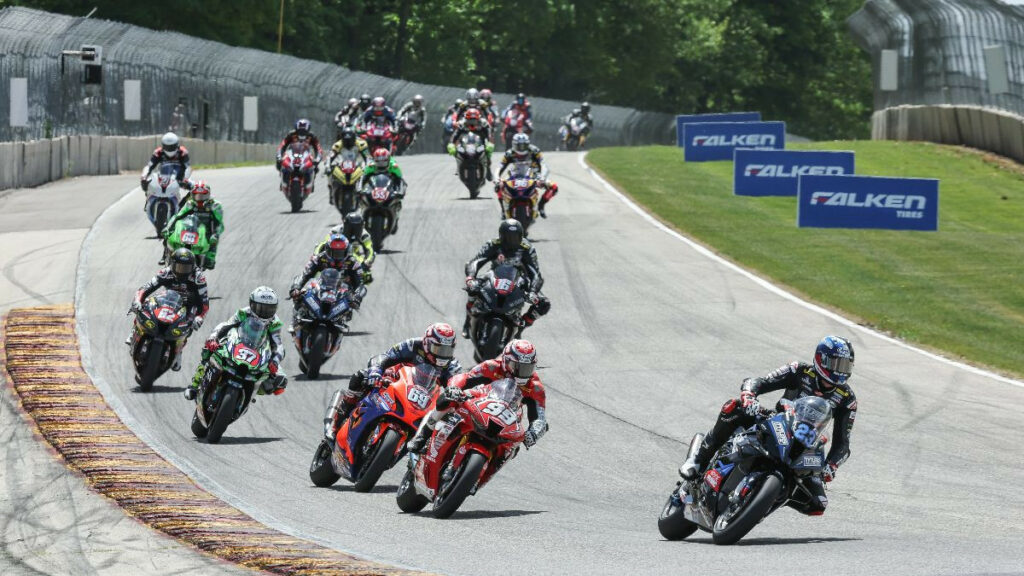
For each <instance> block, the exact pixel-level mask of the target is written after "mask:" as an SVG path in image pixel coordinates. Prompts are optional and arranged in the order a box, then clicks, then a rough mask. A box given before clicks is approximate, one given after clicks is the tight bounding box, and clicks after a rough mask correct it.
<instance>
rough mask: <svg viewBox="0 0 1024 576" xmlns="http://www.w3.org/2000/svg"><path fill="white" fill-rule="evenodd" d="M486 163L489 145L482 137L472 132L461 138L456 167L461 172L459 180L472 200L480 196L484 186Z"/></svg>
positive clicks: (456, 149) (456, 150)
mask: <svg viewBox="0 0 1024 576" xmlns="http://www.w3.org/2000/svg"><path fill="white" fill-rule="evenodd" d="M486 161H487V144H486V143H485V142H484V140H483V139H482V138H480V136H478V135H476V134H474V133H472V132H470V133H469V134H465V135H463V136H462V138H459V142H458V143H457V144H456V145H455V163H456V164H455V165H456V169H457V170H458V172H459V180H461V181H462V184H463V185H465V186H466V189H467V190H469V197H470V198H476V197H477V196H479V195H480V188H481V187H482V186H483V185H484V177H485V176H486V175H487V169H486V167H485V166H484V162H486Z"/></svg>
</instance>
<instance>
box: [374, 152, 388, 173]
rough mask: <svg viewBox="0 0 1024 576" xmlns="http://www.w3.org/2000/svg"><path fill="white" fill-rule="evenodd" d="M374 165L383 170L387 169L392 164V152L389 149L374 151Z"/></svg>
mask: <svg viewBox="0 0 1024 576" xmlns="http://www.w3.org/2000/svg"><path fill="white" fill-rule="evenodd" d="M373 163H374V164H376V165H377V168H380V169H381V170H383V169H385V168H387V167H388V165H389V164H391V152H388V149H387V148H377V149H376V150H374V151H373Z"/></svg>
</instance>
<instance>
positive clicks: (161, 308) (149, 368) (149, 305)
mask: <svg viewBox="0 0 1024 576" xmlns="http://www.w3.org/2000/svg"><path fill="white" fill-rule="evenodd" d="M132 311H133V310H129V311H128V313H129V314H131V313H132ZM189 334H191V325H190V320H189V315H188V308H187V307H186V306H185V299H184V298H182V296H181V294H179V293H177V292H175V291H173V290H162V291H159V292H157V293H155V294H153V295H151V296H150V297H149V298H147V299H146V301H145V302H143V303H142V307H141V308H139V309H138V310H135V323H134V330H133V332H132V340H131V348H130V350H131V354H132V364H133V365H134V366H135V382H137V383H138V384H139V389H140V390H142V391H143V392H148V391H150V390H151V389H152V388H153V383H154V382H156V379H157V378H159V377H160V376H161V375H163V373H164V372H167V369H168V368H170V367H171V362H172V361H173V360H174V353H175V351H176V350H177V349H178V347H179V346H184V345H185V343H184V340H185V339H186V338H188V336H189Z"/></svg>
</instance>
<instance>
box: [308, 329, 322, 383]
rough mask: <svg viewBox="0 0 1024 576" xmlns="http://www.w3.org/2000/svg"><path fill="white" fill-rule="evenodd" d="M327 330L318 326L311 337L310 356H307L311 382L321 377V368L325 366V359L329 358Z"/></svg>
mask: <svg viewBox="0 0 1024 576" xmlns="http://www.w3.org/2000/svg"><path fill="white" fill-rule="evenodd" d="M326 347H327V329H326V328H324V327H323V326H317V327H316V328H315V329H314V331H313V335H312V336H310V337H309V354H308V355H307V356H306V358H305V360H306V376H308V377H309V379H310V380H316V379H317V378H319V377H320V366H322V365H323V363H324V359H325V358H326V357H327V351H326V350H325V348H326Z"/></svg>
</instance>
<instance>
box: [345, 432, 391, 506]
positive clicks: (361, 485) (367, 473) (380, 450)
mask: <svg viewBox="0 0 1024 576" xmlns="http://www.w3.org/2000/svg"><path fill="white" fill-rule="evenodd" d="M399 440H400V436H399V434H398V432H395V431H394V430H388V431H386V432H384V435H383V436H381V437H380V441H379V442H377V445H376V446H374V447H373V453H372V455H371V456H370V458H369V461H368V462H365V463H363V469H362V474H361V475H360V476H359V480H357V481H356V485H355V490H356V492H369V491H370V490H373V487H374V486H375V485H376V484H377V481H378V480H380V476H381V474H383V473H384V472H385V471H387V469H388V468H391V465H392V464H393V463H394V456H395V451H396V450H397V449H398V441H399Z"/></svg>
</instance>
